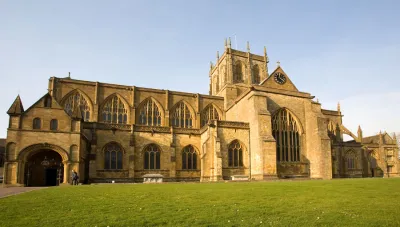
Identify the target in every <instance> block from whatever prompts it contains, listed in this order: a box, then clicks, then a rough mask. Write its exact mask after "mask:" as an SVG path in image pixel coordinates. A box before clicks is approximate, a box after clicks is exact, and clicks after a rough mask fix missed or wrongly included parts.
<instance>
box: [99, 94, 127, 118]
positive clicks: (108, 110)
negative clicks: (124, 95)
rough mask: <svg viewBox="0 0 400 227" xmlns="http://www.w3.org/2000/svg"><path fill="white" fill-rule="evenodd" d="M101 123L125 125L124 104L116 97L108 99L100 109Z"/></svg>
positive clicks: (125, 111)
mask: <svg viewBox="0 0 400 227" xmlns="http://www.w3.org/2000/svg"><path fill="white" fill-rule="evenodd" d="M101 116H102V122H105V123H112V124H126V123H127V121H128V110H127V108H126V107H125V104H124V102H123V101H122V100H121V99H120V98H119V97H118V96H117V95H114V96H113V97H111V98H109V99H108V100H107V101H106V102H105V103H104V105H103V108H102V109H101Z"/></svg>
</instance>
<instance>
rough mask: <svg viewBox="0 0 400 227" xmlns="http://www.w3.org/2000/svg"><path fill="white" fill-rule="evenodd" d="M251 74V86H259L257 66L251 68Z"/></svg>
mask: <svg viewBox="0 0 400 227" xmlns="http://www.w3.org/2000/svg"><path fill="white" fill-rule="evenodd" d="M252 71H253V72H252V74H253V81H252V82H253V84H259V83H260V69H259V68H258V65H255V66H253V70H252Z"/></svg>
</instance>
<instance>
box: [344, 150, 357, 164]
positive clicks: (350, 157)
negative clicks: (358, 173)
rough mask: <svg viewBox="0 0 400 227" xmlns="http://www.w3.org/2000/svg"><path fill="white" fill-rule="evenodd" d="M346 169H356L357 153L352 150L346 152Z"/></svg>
mask: <svg viewBox="0 0 400 227" xmlns="http://www.w3.org/2000/svg"><path fill="white" fill-rule="evenodd" d="M346 162H347V169H357V155H356V153H355V152H354V151H353V150H350V151H348V152H347V153H346Z"/></svg>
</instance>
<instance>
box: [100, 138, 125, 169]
mask: <svg viewBox="0 0 400 227" xmlns="http://www.w3.org/2000/svg"><path fill="white" fill-rule="evenodd" d="M104 149H105V150H104V169H110V170H111V169H122V156H123V153H122V148H121V146H120V145H119V144H117V143H109V144H107V145H106V146H105V148H104Z"/></svg>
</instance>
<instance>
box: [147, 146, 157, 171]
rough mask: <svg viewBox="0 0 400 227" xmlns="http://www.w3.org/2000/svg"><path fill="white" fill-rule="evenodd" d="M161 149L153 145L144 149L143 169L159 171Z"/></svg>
mask: <svg viewBox="0 0 400 227" xmlns="http://www.w3.org/2000/svg"><path fill="white" fill-rule="evenodd" d="M160 155H161V149H160V148H159V147H158V146H157V145H155V144H149V145H147V146H146V148H145V149H144V169H160Z"/></svg>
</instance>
